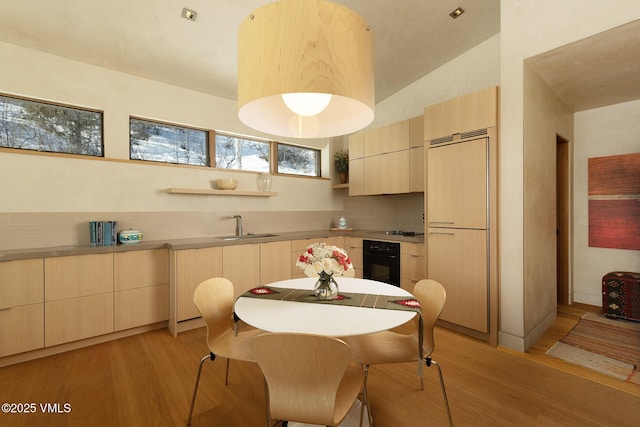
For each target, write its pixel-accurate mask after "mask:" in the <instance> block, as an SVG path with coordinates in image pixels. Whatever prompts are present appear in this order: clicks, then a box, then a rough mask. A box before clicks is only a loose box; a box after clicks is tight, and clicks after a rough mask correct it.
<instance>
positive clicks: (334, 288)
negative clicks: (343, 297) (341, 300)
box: [314, 271, 340, 300]
mask: <svg viewBox="0 0 640 427" xmlns="http://www.w3.org/2000/svg"><path fill="white" fill-rule="evenodd" d="M318 276H319V277H318V281H317V282H316V286H315V288H314V293H315V295H316V297H317V298H318V299H321V300H332V299H336V298H337V297H338V293H339V292H340V290H339V289H338V283H337V282H336V281H335V280H334V278H333V274H328V273H325V272H324V271H322V272H320V273H318Z"/></svg>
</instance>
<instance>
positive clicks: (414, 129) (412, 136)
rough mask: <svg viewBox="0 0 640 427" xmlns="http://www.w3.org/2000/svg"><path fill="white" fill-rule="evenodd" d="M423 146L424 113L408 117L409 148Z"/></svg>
mask: <svg viewBox="0 0 640 427" xmlns="http://www.w3.org/2000/svg"><path fill="white" fill-rule="evenodd" d="M415 147H424V115H420V116H416V117H412V118H411V119H409V148H415Z"/></svg>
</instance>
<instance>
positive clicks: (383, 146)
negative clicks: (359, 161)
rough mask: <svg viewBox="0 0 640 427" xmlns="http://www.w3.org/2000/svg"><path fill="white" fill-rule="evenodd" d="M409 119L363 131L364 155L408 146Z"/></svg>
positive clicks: (374, 154)
mask: <svg viewBox="0 0 640 427" xmlns="http://www.w3.org/2000/svg"><path fill="white" fill-rule="evenodd" d="M409 138H410V126H409V120H403V121H401V122H396V123H392V124H390V125H387V126H383V127H381V128H378V129H373V130H368V131H365V132H364V155H365V157H371V156H377V155H378V154H386V153H392V152H394V151H400V150H407V149H408V148H409Z"/></svg>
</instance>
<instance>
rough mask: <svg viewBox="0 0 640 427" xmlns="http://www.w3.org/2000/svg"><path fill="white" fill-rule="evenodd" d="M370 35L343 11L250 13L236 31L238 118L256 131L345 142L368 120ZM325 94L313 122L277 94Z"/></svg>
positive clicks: (313, 6) (307, 8)
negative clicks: (345, 137) (326, 99)
mask: <svg viewBox="0 0 640 427" xmlns="http://www.w3.org/2000/svg"><path fill="white" fill-rule="evenodd" d="M374 92H375V89H374V71H373V32H372V31H371V29H370V28H369V26H368V25H367V23H366V21H365V20H364V19H363V18H362V17H360V16H359V15H357V14H356V13H354V12H353V11H351V10H350V9H347V8H346V7H344V6H341V5H337V4H335V3H330V2H326V1H323V0H280V1H277V2H275V3H271V4H269V5H267V6H263V7H261V8H259V9H257V10H255V11H254V12H253V13H252V14H251V15H249V16H248V17H247V18H245V19H244V20H243V21H242V23H241V25H240V29H239V31H238V116H239V118H240V120H241V121H242V122H243V123H245V124H246V125H247V126H249V127H251V128H254V129H257V130H259V131H262V132H265V133H268V134H272V135H278V136H287V137H294V138H326V137H333V136H338V135H346V134H350V133H353V132H356V131H358V130H360V129H362V128H364V127H365V126H367V125H368V124H369V123H371V121H372V120H373V117H374V108H375V93H374ZM289 93H314V94H318V93H320V94H329V95H331V100H330V101H329V104H328V105H327V107H326V108H325V109H324V110H322V111H321V112H320V113H318V114H316V115H313V116H302V115H298V114H296V113H294V112H293V111H292V110H291V109H289V108H288V107H287V106H286V105H285V103H284V101H283V99H282V95H283V94H289Z"/></svg>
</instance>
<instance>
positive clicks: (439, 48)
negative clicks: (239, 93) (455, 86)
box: [0, 0, 500, 102]
mask: <svg viewBox="0 0 640 427" xmlns="http://www.w3.org/2000/svg"><path fill="white" fill-rule="evenodd" d="M270 2H271V0H186V1H185V2H175V1H172V0H108V1H105V0H20V1H16V0H0V11H2V12H1V13H0V41H5V42H8V43H13V44H17V45H20V46H24V47H28V48H32V49H37V50H40V51H43V52H48V53H51V54H54V55H58V56H63V57H67V58H71V59H74V60H78V61H82V62H86V63H90V64H94V65H98V66H101V67H105V68H110V69H114V70H118V71H122V72H125V73H129V74H133V75H137V76H140V77H145V78H149V79H153V80H158V81H162V82H166V83H169V84H172V85H176V86H180V87H184V88H187V89H192V90H196V91H200V92H204V93H208V94H212V95H216V96H220V97H222V98H227V99H232V100H235V99H236V61H237V55H236V36H237V31H238V26H239V24H240V22H241V21H242V19H244V17H245V16H247V15H249V13H250V12H251V11H253V10H254V9H257V8H258V7H261V6H264V5H266V4H268V3H270ZM334 2H335V3H340V4H343V5H345V6H347V7H349V8H350V9H352V10H354V11H355V12H357V13H358V14H360V15H362V16H363V17H364V18H365V19H366V20H367V21H368V23H369V25H370V26H371V27H372V29H373V31H374V43H375V72H376V102H380V101H382V100H383V99H385V98H387V97H388V96H389V95H391V94H393V93H395V92H397V91H398V90H400V89H402V88H404V87H405V86H407V85H408V84H410V83H412V82H414V81H416V80H418V79H419V78H421V77H423V76H424V75H426V74H428V73H430V72H431V71H433V70H435V69H436V68H438V67H439V66H441V65H442V64H444V63H446V62H448V61H450V60H451V59H453V58H455V57H456V56H458V55H460V54H461V53H463V52H465V51H467V50H469V49H470V48H472V47H474V46H476V45H477V44H479V43H481V42H483V41H484V40H486V39H488V38H490V37H491V36H493V35H495V34H497V33H499V32H500V0H334ZM458 6H462V7H463V8H464V9H465V13H464V14H463V15H462V16H460V17H459V18H458V19H455V20H454V19H452V18H450V17H449V13H450V12H452V11H453V10H454V9H455V8H456V7H458ZM183 7H188V8H189V9H192V10H195V11H196V12H197V13H198V14H197V17H196V20H195V21H189V20H187V19H184V18H182V17H181V16H180V15H181V12H182V8H183Z"/></svg>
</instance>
